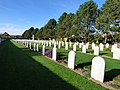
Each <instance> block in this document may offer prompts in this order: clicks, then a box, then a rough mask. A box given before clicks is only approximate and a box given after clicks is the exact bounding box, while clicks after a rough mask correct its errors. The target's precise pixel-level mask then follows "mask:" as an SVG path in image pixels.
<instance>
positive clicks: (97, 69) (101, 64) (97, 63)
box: [91, 56, 105, 82]
mask: <svg viewBox="0 0 120 90" xmlns="http://www.w3.org/2000/svg"><path fill="white" fill-rule="evenodd" d="M104 73H105V60H104V59H103V58H102V57H99V56H97V57H94V58H93V59H92V67H91V77H92V78H94V79H95V80H98V81H100V82H103V81H104Z"/></svg>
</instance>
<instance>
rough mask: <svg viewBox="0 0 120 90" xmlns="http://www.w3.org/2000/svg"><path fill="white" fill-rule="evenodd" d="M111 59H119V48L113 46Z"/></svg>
mask: <svg viewBox="0 0 120 90" xmlns="http://www.w3.org/2000/svg"><path fill="white" fill-rule="evenodd" d="M113 59H118V60H120V49H119V48H115V49H114V52H113Z"/></svg>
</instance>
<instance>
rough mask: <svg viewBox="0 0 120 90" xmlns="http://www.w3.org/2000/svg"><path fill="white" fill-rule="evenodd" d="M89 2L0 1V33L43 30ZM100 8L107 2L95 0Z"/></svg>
mask: <svg viewBox="0 0 120 90" xmlns="http://www.w3.org/2000/svg"><path fill="white" fill-rule="evenodd" d="M86 1H88V0H0V33H4V32H8V33H9V34H10V35H22V34H23V32H24V31H25V30H27V29H29V28H30V27H35V28H41V27H42V26H44V25H45V24H46V23H47V22H48V21H49V20H50V19H51V18H54V19H56V21H57V20H58V18H59V17H60V16H61V15H62V13H63V12H67V13H70V12H71V13H76V11H77V10H78V8H79V6H80V5H81V4H83V3H84V2H86ZM93 1H94V2H95V3H97V4H98V8H100V7H101V6H102V4H104V3H105V0H93Z"/></svg>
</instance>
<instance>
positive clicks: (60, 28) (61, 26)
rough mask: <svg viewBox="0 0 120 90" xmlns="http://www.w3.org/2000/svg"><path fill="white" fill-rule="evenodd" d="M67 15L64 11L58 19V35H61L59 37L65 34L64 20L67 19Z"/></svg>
mask: <svg viewBox="0 0 120 90" xmlns="http://www.w3.org/2000/svg"><path fill="white" fill-rule="evenodd" d="M66 16H67V13H66V12H64V13H63V14H62V15H61V16H60V18H59V19H58V24H57V26H56V29H57V32H56V36H57V37H59V38H61V37H64V36H63V35H64V34H63V33H64V28H65V27H64V24H63V21H64V20H65V18H66Z"/></svg>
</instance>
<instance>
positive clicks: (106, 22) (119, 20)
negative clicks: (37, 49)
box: [22, 0, 120, 42]
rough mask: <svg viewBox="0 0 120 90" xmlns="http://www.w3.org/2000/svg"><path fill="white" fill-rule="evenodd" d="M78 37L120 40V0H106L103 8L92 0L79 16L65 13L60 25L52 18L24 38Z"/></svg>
mask: <svg viewBox="0 0 120 90" xmlns="http://www.w3.org/2000/svg"><path fill="white" fill-rule="evenodd" d="M32 34H34V35H35V38H36V39H38V38H39V39H49V38H73V37H72V36H74V38H78V39H82V40H84V41H96V40H102V41H105V42H107V41H110V40H111V41H112V40H113V38H114V41H120V39H119V38H118V37H120V0H106V1H105V3H104V4H103V5H102V7H101V8H99V9H98V5H97V4H96V3H95V2H94V1H93V0H89V1H87V2H85V3H83V4H81V5H80V6H79V8H78V10H77V11H76V13H66V12H63V13H62V15H61V16H60V17H59V18H58V22H57V21H56V20H55V19H54V18H52V19H50V20H49V21H48V22H47V24H45V25H44V26H43V27H41V28H40V29H38V28H34V27H31V28H30V29H28V30H26V31H25V32H24V33H23V35H22V36H23V37H24V38H31V37H32Z"/></svg>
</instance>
